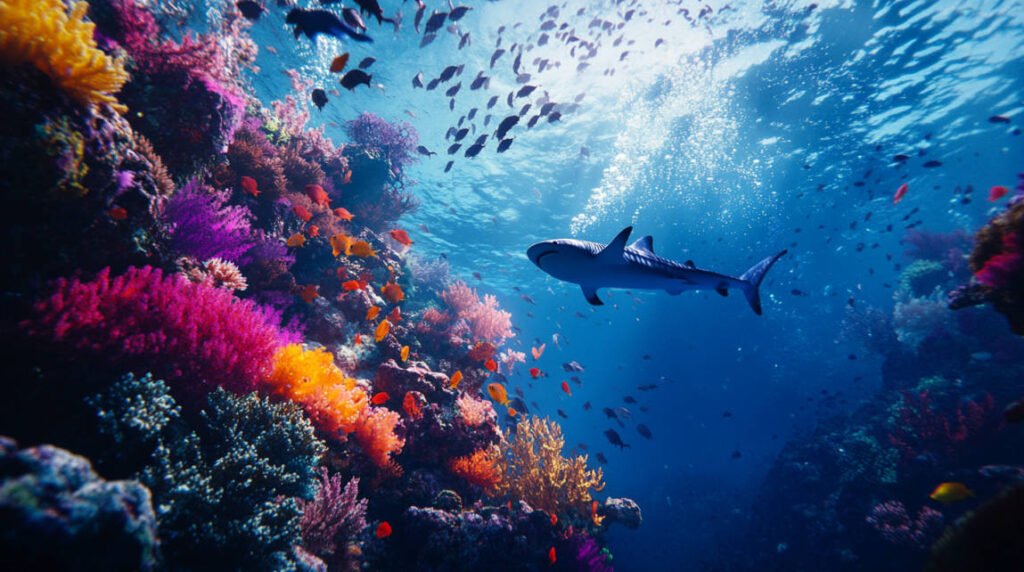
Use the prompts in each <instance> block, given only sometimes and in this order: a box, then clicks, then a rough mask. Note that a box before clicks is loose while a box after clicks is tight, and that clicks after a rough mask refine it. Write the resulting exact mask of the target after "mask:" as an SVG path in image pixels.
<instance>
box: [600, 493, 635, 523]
mask: <svg viewBox="0 0 1024 572" xmlns="http://www.w3.org/2000/svg"><path fill="white" fill-rule="evenodd" d="M600 514H601V515H602V516H604V517H605V519H606V520H605V522H606V523H607V524H612V523H613V522H617V523H619V524H621V525H623V526H625V527H626V528H633V529H635V528H639V527H640V525H641V524H642V523H643V521H644V517H643V515H642V514H640V505H638V504H636V501H634V500H633V499H627V498H621V499H617V498H609V499H607V500H605V501H604V506H602V507H601V509H600Z"/></svg>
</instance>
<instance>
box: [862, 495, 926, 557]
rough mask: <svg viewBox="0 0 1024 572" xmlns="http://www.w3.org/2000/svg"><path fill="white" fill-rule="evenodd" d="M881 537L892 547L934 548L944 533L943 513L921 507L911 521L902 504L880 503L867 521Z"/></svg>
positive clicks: (893, 502)
mask: <svg viewBox="0 0 1024 572" xmlns="http://www.w3.org/2000/svg"><path fill="white" fill-rule="evenodd" d="M865 520H866V521H867V523H868V524H870V525H871V526H873V527H874V528H875V530H877V531H878V534H880V535H881V536H882V538H884V539H885V541H886V542H889V543H891V544H901V545H905V546H910V547H913V548H918V549H924V548H927V547H928V546H929V545H931V543H932V542H934V541H935V539H936V538H937V537H938V535H939V533H940V532H941V531H942V526H943V518H942V513H941V512H939V511H937V510H935V509H933V508H930V507H927V506H923V507H921V510H919V511H918V513H917V517H916V518H911V517H910V515H909V514H908V513H907V508H906V507H905V506H903V503H901V502H900V501H887V502H883V503H879V504H876V505H875V506H874V507H873V508H872V509H871V514H869V515H868V516H867V518H866V519H865Z"/></svg>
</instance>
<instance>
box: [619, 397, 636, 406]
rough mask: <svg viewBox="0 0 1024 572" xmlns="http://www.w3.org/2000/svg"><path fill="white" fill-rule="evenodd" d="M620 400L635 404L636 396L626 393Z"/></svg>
mask: <svg viewBox="0 0 1024 572" xmlns="http://www.w3.org/2000/svg"><path fill="white" fill-rule="evenodd" d="M622 401H624V402H625V403H629V404H630V405H635V404H636V398H635V397H633V396H632V395H627V396H625V397H623V398H622Z"/></svg>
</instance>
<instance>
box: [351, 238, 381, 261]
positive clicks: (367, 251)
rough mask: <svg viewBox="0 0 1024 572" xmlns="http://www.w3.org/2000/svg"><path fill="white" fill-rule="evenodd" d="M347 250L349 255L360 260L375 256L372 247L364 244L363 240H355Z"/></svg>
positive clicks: (366, 243) (375, 253)
mask: <svg viewBox="0 0 1024 572" xmlns="http://www.w3.org/2000/svg"><path fill="white" fill-rule="evenodd" d="M348 250H349V253H350V254H352V255H353V256H358V257H360V258H369V257H371V256H377V251H376V250H374V249H373V247H372V246H370V243H369V242H366V241H365V240H357V241H355V242H353V243H352V246H351V247H349V249H348Z"/></svg>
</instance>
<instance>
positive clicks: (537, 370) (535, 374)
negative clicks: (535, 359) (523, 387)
mask: <svg viewBox="0 0 1024 572" xmlns="http://www.w3.org/2000/svg"><path fill="white" fill-rule="evenodd" d="M540 374H541V371H540V368H536V367H531V368H530V377H532V378H533V379H537V378H538V377H540Z"/></svg>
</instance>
